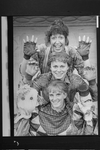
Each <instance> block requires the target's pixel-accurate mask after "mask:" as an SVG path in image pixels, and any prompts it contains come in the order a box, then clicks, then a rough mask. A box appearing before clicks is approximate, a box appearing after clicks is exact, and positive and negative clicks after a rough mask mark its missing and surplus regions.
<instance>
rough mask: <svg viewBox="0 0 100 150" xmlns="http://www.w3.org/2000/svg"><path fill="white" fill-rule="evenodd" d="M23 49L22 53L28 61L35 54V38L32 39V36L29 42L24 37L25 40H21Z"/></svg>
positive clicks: (27, 38)
mask: <svg viewBox="0 0 100 150" xmlns="http://www.w3.org/2000/svg"><path fill="white" fill-rule="evenodd" d="M23 42H24V47H23V53H24V58H25V59H27V60H28V59H30V57H31V56H32V55H33V54H35V53H36V43H37V38H36V39H35V38H34V35H32V38H31V40H29V37H28V36H26V40H25V39H23Z"/></svg>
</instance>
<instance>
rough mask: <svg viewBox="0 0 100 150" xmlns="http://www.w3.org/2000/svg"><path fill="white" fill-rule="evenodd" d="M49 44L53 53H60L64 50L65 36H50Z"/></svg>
mask: <svg viewBox="0 0 100 150" xmlns="http://www.w3.org/2000/svg"><path fill="white" fill-rule="evenodd" d="M50 43H51V46H52V48H53V50H54V51H56V52H61V51H62V50H64V48H65V36H64V35H62V34H54V35H51V37H50Z"/></svg>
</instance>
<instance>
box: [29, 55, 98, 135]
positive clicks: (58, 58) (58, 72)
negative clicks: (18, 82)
mask: <svg viewBox="0 0 100 150" xmlns="http://www.w3.org/2000/svg"><path fill="white" fill-rule="evenodd" d="M48 66H49V67H50V72H48V73H44V74H41V75H40V76H39V77H38V78H36V79H34V80H33V81H32V82H31V88H33V89H35V90H36V91H37V92H38V93H39V96H43V97H42V99H41V98H40V99H39V101H38V102H39V105H42V106H43V105H47V104H48V102H49V99H50V97H49V94H48V92H47V90H46V88H47V86H48V84H49V83H50V82H51V81H53V80H55V79H56V80H59V81H63V82H64V83H65V84H66V85H67V88H68V92H67V97H68V98H67V102H68V106H69V108H70V110H72V112H73V105H74V104H75V103H78V102H80V99H81V98H82V99H85V100H86V101H87V100H88V99H91V101H97V89H96V82H95V77H96V76H95V71H94V70H93V69H91V68H89V69H88V70H87V73H86V71H84V77H85V78H87V79H88V81H89V85H88V84H87V83H86V82H85V81H84V80H83V79H82V78H81V77H80V76H78V75H76V74H73V73H72V59H71V57H69V55H68V54H66V53H65V52H63V53H57V54H55V55H54V54H52V55H51V56H50V58H49V61H48ZM90 70H91V71H90ZM89 72H91V76H89V75H88V73H89ZM30 79H31V78H30ZM41 93H42V94H41ZM92 93H93V94H94V95H95V96H94V97H93V98H94V99H93V98H92ZM83 112H84V111H83ZM75 113H76V112H74V114H75ZM36 116H37V115H36ZM74 116H75V115H74ZM76 116H78V117H74V119H75V126H76V127H77V128H79V129H80V130H81V133H78V134H83V130H84V128H83V125H84V121H85V118H84V117H83V116H84V113H82V115H81V114H80V113H78V114H76ZM74 119H73V120H74ZM32 123H33V124H34V117H33V119H32ZM33 124H32V125H31V128H34V125H33ZM87 125H88V124H87ZM91 128H93V126H92V127H91ZM82 129H83V130H82ZM85 129H86V128H85ZM34 130H35V129H34ZM33 133H34V132H33ZM89 134H93V131H92V130H91V132H89Z"/></svg>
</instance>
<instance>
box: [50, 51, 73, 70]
mask: <svg viewBox="0 0 100 150" xmlns="http://www.w3.org/2000/svg"><path fill="white" fill-rule="evenodd" d="M54 61H60V62H63V63H67V64H68V66H69V67H70V66H71V65H72V58H71V57H70V56H69V55H68V54H67V53H65V52H61V53H56V52H55V53H54V54H53V53H51V55H50V56H49V59H48V66H50V65H51V62H54Z"/></svg>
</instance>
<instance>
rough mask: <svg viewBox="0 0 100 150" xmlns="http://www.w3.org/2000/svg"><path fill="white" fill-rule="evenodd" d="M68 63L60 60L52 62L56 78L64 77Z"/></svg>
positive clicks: (52, 70)
mask: <svg viewBox="0 0 100 150" xmlns="http://www.w3.org/2000/svg"><path fill="white" fill-rule="evenodd" d="M68 68H69V67H68V64H67V63H64V62H60V61H54V62H51V72H52V74H53V76H54V77H55V79H63V78H65V75H66V73H67V70H68Z"/></svg>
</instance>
